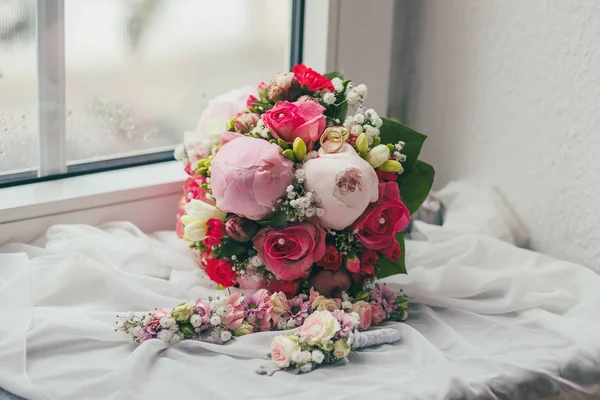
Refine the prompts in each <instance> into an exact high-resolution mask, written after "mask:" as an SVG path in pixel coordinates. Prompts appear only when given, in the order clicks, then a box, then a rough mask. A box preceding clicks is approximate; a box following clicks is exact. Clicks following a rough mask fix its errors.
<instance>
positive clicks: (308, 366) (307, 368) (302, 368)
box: [300, 364, 313, 373]
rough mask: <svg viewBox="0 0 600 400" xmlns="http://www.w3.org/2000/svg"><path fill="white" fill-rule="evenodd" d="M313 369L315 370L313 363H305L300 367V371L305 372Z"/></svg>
mask: <svg viewBox="0 0 600 400" xmlns="http://www.w3.org/2000/svg"><path fill="white" fill-rule="evenodd" d="M312 370H313V366H312V364H305V365H303V366H301V367H300V371H302V372H305V373H306V372H310V371H312Z"/></svg>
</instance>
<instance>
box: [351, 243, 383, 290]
mask: <svg viewBox="0 0 600 400" xmlns="http://www.w3.org/2000/svg"><path fill="white" fill-rule="evenodd" d="M378 258H379V257H378V256H377V253H376V252H375V250H371V249H362V251H361V252H360V254H359V255H358V259H359V261H360V263H359V264H358V267H354V268H352V270H351V271H350V270H349V271H350V272H352V277H353V278H354V280H355V281H356V282H357V283H361V282H362V281H364V280H365V278H370V277H372V276H373V275H375V264H377V259H378Z"/></svg>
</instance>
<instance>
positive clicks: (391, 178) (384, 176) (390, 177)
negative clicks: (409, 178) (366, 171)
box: [375, 168, 398, 182]
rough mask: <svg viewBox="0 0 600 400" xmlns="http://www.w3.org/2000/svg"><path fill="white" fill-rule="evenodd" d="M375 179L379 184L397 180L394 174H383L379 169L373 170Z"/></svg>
mask: <svg viewBox="0 0 600 400" xmlns="http://www.w3.org/2000/svg"><path fill="white" fill-rule="evenodd" d="M375 173H376V174H377V177H378V178H379V182H385V181H395V180H396V179H397V178H398V175H396V173H395V172H384V171H382V170H380V169H379V168H378V169H376V170H375Z"/></svg>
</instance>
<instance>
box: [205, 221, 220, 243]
mask: <svg viewBox="0 0 600 400" xmlns="http://www.w3.org/2000/svg"><path fill="white" fill-rule="evenodd" d="M224 237H225V223H224V222H223V221H221V220H218V219H214V218H211V219H209V220H208V221H206V239H204V245H205V246H216V245H218V244H220V243H221V240H222V239H223V238H224Z"/></svg>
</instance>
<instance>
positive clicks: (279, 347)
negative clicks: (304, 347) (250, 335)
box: [271, 335, 300, 368]
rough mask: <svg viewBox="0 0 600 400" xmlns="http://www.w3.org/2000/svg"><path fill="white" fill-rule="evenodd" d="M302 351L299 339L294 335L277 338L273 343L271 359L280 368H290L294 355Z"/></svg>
mask: <svg viewBox="0 0 600 400" xmlns="http://www.w3.org/2000/svg"><path fill="white" fill-rule="evenodd" d="M297 351H300V346H298V339H297V338H296V337H295V336H292V335H281V336H276V337H275V339H273V341H272V342H271V359H272V360H273V361H274V362H275V365H277V366H278V367H279V368H287V367H289V366H290V362H291V360H292V354H294V353H295V352H297Z"/></svg>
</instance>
